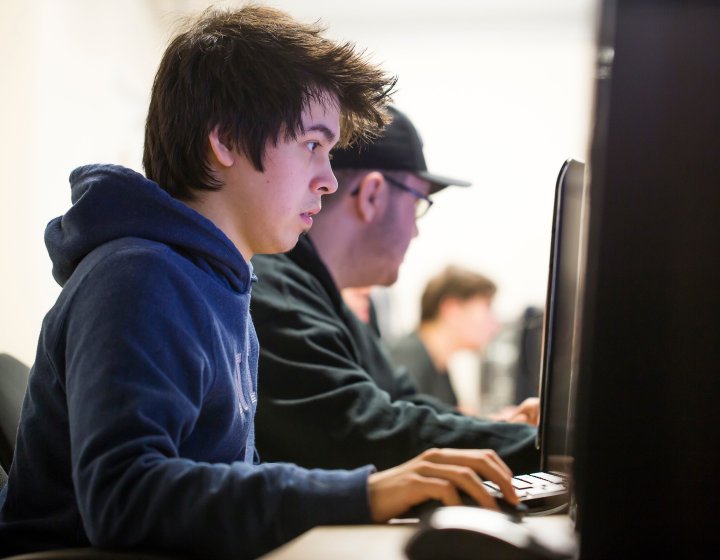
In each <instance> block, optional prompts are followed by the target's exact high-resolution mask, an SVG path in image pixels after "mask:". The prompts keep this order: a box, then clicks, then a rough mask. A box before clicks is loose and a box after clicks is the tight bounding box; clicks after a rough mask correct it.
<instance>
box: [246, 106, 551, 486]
mask: <svg viewBox="0 0 720 560" xmlns="http://www.w3.org/2000/svg"><path fill="white" fill-rule="evenodd" d="M391 115H392V117H393V121H392V122H391V123H390V124H389V125H388V126H387V128H386V129H385V131H384V133H383V135H382V136H381V137H380V138H378V139H377V140H376V141H375V142H374V143H372V144H371V145H369V146H365V147H363V148H348V149H344V150H337V151H336V152H334V154H333V161H332V166H333V171H334V173H335V175H336V177H337V179H338V184H339V188H338V191H337V193H336V194H335V195H333V196H331V197H325V198H324V200H323V205H324V208H323V210H322V212H320V214H318V215H317V216H314V220H315V224H314V225H313V227H312V229H311V230H310V232H309V233H308V235H307V236H306V237H304V238H302V239H301V240H300V242H299V243H298V244H297V246H296V247H295V248H294V249H293V250H292V251H290V252H289V253H286V254H284V255H263V256H257V257H255V258H254V259H253V266H254V268H255V271H256V273H257V275H258V278H259V280H258V282H257V283H256V285H255V286H254V288H253V305H252V309H251V313H252V317H253V321H254V324H255V328H256V330H257V334H258V337H259V340H260V365H259V368H260V369H259V371H260V382H259V383H260V391H259V395H260V402H259V404H258V414H257V417H256V441H257V448H258V450H259V452H260V456H261V458H262V459H263V460H264V461H291V462H295V463H298V464H300V465H303V466H306V467H321V468H340V467H343V468H350V467H353V466H357V465H364V464H367V463H373V464H374V465H375V466H376V467H377V468H379V469H383V468H387V467H392V466H394V465H397V464H399V463H402V462H403V461H407V460H408V459H411V458H412V457H415V456H416V455H418V454H419V453H420V452H422V451H423V450H425V449H428V448H432V447H453V448H463V449H471V448H489V449H493V450H495V451H496V452H497V453H498V454H499V455H500V457H501V458H502V459H503V460H504V461H505V462H506V463H507V465H508V466H509V467H510V468H511V469H512V470H513V471H514V472H518V473H522V472H532V471H533V470H537V469H538V467H539V455H538V452H537V450H536V449H535V435H536V429H535V428H534V427H533V426H530V425H528V424H526V423H513V422H491V421H486V420H480V419H478V418H474V417H470V416H464V415H462V414H459V413H457V412H455V411H454V409H453V408H452V407H451V406H450V405H446V404H444V403H441V402H440V401H439V400H437V399H434V398H432V397H429V396H425V395H421V394H419V393H418V392H417V391H416V389H415V387H414V385H413V384H412V382H411V381H410V378H409V376H408V375H407V373H406V372H404V371H398V370H396V368H395V367H394V366H393V365H392V363H391V362H390V359H389V357H388V354H387V352H386V351H385V349H384V348H383V346H382V345H381V343H380V342H379V340H378V338H377V336H376V335H375V333H374V332H373V331H372V330H371V329H370V328H369V327H368V326H367V325H365V324H364V323H362V322H361V321H360V320H359V319H358V318H357V317H356V316H355V315H354V313H353V312H352V311H351V310H350V309H349V308H348V307H347V306H346V305H345V303H344V302H343V299H342V297H341V293H340V290H342V289H345V288H350V287H358V286H370V285H386V286H387V285H391V284H392V283H394V282H395V280H396V279H397V275H398V269H399V267H400V264H401V263H402V259H403V257H404V255H405V252H406V250H407V248H408V245H409V243H410V241H411V240H412V238H413V237H414V236H415V235H417V232H418V230H417V226H416V219H417V218H418V217H419V216H421V215H423V214H424V213H425V212H426V211H427V210H428V209H429V207H430V205H431V204H432V201H431V199H430V195H431V194H432V193H435V192H437V191H439V190H441V189H443V188H445V187H447V186H450V185H456V186H468V185H469V183H468V182H467V181H462V180H457V179H451V178H448V177H443V176H439V175H435V174H432V173H429V172H428V170H427V166H426V164H425V158H424V156H423V151H422V141H421V139H420V136H419V134H418V133H417V131H416V130H415V127H414V126H413V124H412V123H411V121H410V120H409V119H408V118H407V116H405V115H404V114H403V113H401V112H400V111H398V110H397V109H391Z"/></svg>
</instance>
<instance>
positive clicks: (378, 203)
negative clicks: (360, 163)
mask: <svg viewBox="0 0 720 560" xmlns="http://www.w3.org/2000/svg"><path fill="white" fill-rule="evenodd" d="M357 190H358V193H357V196H355V197H354V199H355V211H356V212H357V215H358V217H359V218H360V219H361V220H362V221H363V222H365V223H370V222H372V221H373V220H374V219H375V217H376V216H378V214H379V212H382V208H383V207H384V206H386V205H387V197H388V192H387V191H388V187H387V183H386V182H385V179H384V178H383V176H382V173H380V172H379V171H371V172H370V173H368V174H367V175H365V176H364V177H363V178H362V179H361V180H360V183H359V184H358V186H357Z"/></svg>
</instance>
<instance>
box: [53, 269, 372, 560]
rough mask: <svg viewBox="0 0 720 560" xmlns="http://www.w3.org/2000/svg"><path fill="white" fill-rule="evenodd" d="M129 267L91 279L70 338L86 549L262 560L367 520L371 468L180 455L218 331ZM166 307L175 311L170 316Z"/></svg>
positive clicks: (72, 429) (169, 282) (165, 275)
mask: <svg viewBox="0 0 720 560" xmlns="http://www.w3.org/2000/svg"><path fill="white" fill-rule="evenodd" d="M133 263H134V264H133V268H132V269H131V270H127V271H126V272H125V273H124V274H118V273H117V271H115V272H114V273H112V274H107V275H103V274H102V271H98V273H97V274H95V275H93V276H92V278H90V279H89V280H88V286H87V288H86V289H85V290H84V292H83V297H82V298H77V301H75V302H74V304H73V305H74V309H73V313H72V314H70V315H69V317H70V318H69V320H68V322H67V326H66V328H65V330H64V333H65V334H64V336H65V339H66V340H67V344H65V343H64V342H63V343H62V344H63V345H64V346H65V347H67V349H68V350H67V355H66V356H65V364H66V371H67V374H66V376H65V380H64V381H65V384H66V387H65V391H66V394H67V411H68V430H69V433H70V441H71V451H72V452H71V456H72V476H73V482H74V486H75V494H76V499H77V503H78V508H79V511H80V515H81V518H82V523H83V527H84V530H85V532H86V533H87V536H88V538H89V540H90V542H91V543H92V544H93V545H95V546H101V547H120V548H128V547H141V548H145V549H148V548H149V549H153V550H161V551H175V552H177V553H181V554H183V555H192V556H195V557H198V558H233V559H240V558H255V557H257V556H259V555H261V554H263V553H264V552H266V551H268V550H270V549H272V548H274V547H276V546H278V545H280V544H282V543H284V542H286V541H288V540H289V539H291V538H293V537H295V536H296V535H298V534H300V533H302V532H303V531H305V530H307V529H309V528H311V527H313V526H315V525H318V524H335V523H357V522H369V520H370V514H369V510H368V508H369V506H368V502H367V477H368V474H369V472H371V470H372V467H363V468H360V469H357V470H354V471H352V472H345V471H324V470H314V471H310V470H305V469H302V468H299V467H297V466H294V465H289V464H264V465H251V464H248V463H245V462H224V461H213V460H210V459H207V460H203V459H202V457H201V456H200V457H193V458H188V457H187V456H182V455H181V454H180V452H179V449H180V448H181V446H182V445H183V442H184V441H186V440H187V438H188V437H189V436H190V434H191V433H192V432H193V430H194V429H195V424H196V421H197V419H198V416H199V411H200V408H201V406H202V404H203V402H204V399H205V398H206V395H207V393H208V392H209V391H210V389H211V388H212V385H213V383H216V382H217V380H216V379H215V378H214V374H213V368H212V363H211V362H207V363H206V362H205V361H204V359H203V358H202V356H204V355H205V354H203V350H204V349H203V348H201V347H200V346H201V345H202V344H204V343H201V340H205V341H206V340H207V338H208V337H207V336H206V333H207V331H208V329H210V328H211V325H208V324H206V321H207V316H205V315H204V314H203V313H202V309H200V307H199V306H198V305H197V304H196V301H197V299H198V298H197V297H196V296H195V297H194V299H192V298H193V293H192V291H191V290H188V291H186V289H185V287H184V286H183V285H182V282H183V280H177V279H176V278H175V277H174V276H173V272H172V270H162V269H161V270H154V269H152V266H153V265H152V264H151V263H148V266H147V267H145V266H144V265H145V263H144V262H143V260H142V259H138V258H137V257H136V258H135V259H134V261H133ZM113 266H118V264H117V259H116V260H115V261H114V264H113ZM120 266H122V262H120ZM175 276H178V275H175ZM135 278H138V279H139V280H138V281H137V282H136V281H135ZM208 289H210V288H208ZM169 298H171V299H174V300H176V301H179V302H181V303H180V305H177V306H176V307H175V308H169V307H168V305H167V304H166V303H165V302H166V301H167V300H168V299H169ZM214 453H215V454H217V450H214ZM232 453H233V451H232V450H230V451H228V454H229V455H232Z"/></svg>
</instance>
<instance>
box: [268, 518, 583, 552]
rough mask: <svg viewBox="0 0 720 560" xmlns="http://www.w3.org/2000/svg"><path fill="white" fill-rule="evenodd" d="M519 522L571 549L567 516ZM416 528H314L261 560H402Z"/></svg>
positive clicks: (551, 542) (571, 533)
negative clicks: (406, 544) (340, 559)
mask: <svg viewBox="0 0 720 560" xmlns="http://www.w3.org/2000/svg"><path fill="white" fill-rule="evenodd" d="M523 523H527V524H528V525H529V526H531V527H532V529H533V532H534V533H535V535H536V536H537V537H538V538H539V539H542V540H543V541H544V542H546V543H547V544H549V545H551V546H553V547H558V548H561V549H566V548H567V547H572V546H574V539H575V535H574V529H573V525H572V522H571V521H570V518H569V517H568V516H567V515H548V516H538V517H530V516H528V517H526V518H525V519H524V520H523ZM416 529H417V524H416V523H402V524H388V525H352V526H345V525H342V526H337V527H316V528H315V529H312V530H310V531H308V532H307V533H305V534H303V535H300V536H299V537H298V538H296V539H294V540H292V541H290V542H289V543H287V544H286V545H284V546H281V547H280V548H278V549H276V550H274V551H272V552H270V553H269V554H266V555H265V556H263V557H262V560H306V559H312V560H337V559H338V558H342V559H343V560H367V559H368V558H373V559H378V560H406V557H405V554H404V552H403V549H404V547H405V543H406V542H407V540H408V539H409V538H410V536H411V535H412V534H413V533H414V532H415V530H416Z"/></svg>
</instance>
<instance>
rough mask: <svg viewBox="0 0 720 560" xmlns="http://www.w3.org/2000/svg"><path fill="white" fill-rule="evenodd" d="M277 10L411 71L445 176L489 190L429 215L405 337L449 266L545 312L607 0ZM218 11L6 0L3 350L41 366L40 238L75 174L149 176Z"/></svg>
mask: <svg viewBox="0 0 720 560" xmlns="http://www.w3.org/2000/svg"><path fill="white" fill-rule="evenodd" d="M268 3H269V4H272V5H275V6H278V7H281V8H284V9H286V10H287V11H289V12H291V13H292V14H293V15H295V16H296V17H298V18H299V19H303V20H306V21H307V20H316V19H322V20H323V21H324V22H325V23H326V24H328V26H329V28H330V31H329V33H330V35H331V36H333V37H336V38H343V39H348V40H353V41H355V42H356V43H358V44H359V45H361V46H364V47H367V49H368V55H369V56H370V58H371V59H372V60H374V61H376V62H379V63H382V64H383V65H384V66H385V67H386V68H387V69H388V70H389V71H391V72H393V73H395V74H397V75H398V76H399V78H400V80H399V82H398V86H399V90H398V93H397V95H396V97H395V99H396V102H397V104H398V106H399V107H401V108H402V109H403V110H404V111H405V112H406V113H408V114H409V115H410V116H411V117H412V119H413V120H414V121H415V123H416V125H417V127H418V129H419V130H420V132H421V134H422V136H423V138H424V140H425V155H426V159H427V161H428V165H429V167H430V169H431V170H432V171H436V172H438V173H444V174H448V175H455V176H458V177H461V178H467V179H469V180H472V181H473V182H474V186H473V187H471V188H469V189H462V190H461V189H448V190H447V191H444V192H442V193H440V194H439V195H438V196H437V197H436V204H435V206H434V207H433V209H432V211H431V213H430V214H429V215H428V216H427V217H426V218H424V219H423V220H422V221H421V223H420V236H419V238H418V239H416V240H415V242H414V243H413V245H412V246H411V248H410V251H409V252H408V255H407V258H406V260H405V263H404V265H403V268H402V270H401V275H400V278H399V280H398V283H397V284H396V286H395V287H394V288H393V289H392V290H391V291H390V294H389V295H390V297H391V301H392V302H393V307H394V308H395V309H396V311H394V312H393V319H394V321H395V328H396V329H398V330H402V329H405V328H410V327H411V326H412V324H413V322H414V321H415V318H416V313H417V311H416V309H417V306H416V303H417V299H418V297H419V294H420V291H421V289H422V286H423V284H424V282H425V280H426V279H427V278H428V277H429V276H430V275H432V274H433V273H434V272H435V271H436V270H437V269H438V268H439V267H441V266H442V265H444V264H445V263H448V262H451V261H452V262H458V263H463V264H466V265H468V266H473V267H475V268H478V269H479V270H482V271H483V272H485V273H486V274H488V275H490V276H491V277H492V278H494V279H495V280H496V281H497V283H498V284H499V285H500V292H499V294H498V298H497V300H496V302H497V310H498V312H499V314H500V317H501V318H503V319H506V320H510V319H513V318H514V317H515V316H517V315H518V314H519V313H520V311H521V310H522V309H523V308H524V307H525V306H526V305H528V304H542V302H543V300H544V292H545V282H546V272H547V258H548V244H549V234H550V231H549V228H550V219H551V214H552V196H553V185H554V181H555V176H556V175H557V172H558V170H559V168H560V165H561V163H562V161H563V160H564V159H565V158H567V157H571V156H572V157H575V158H578V159H585V155H586V152H587V140H588V137H589V128H590V122H589V111H590V105H591V86H592V74H591V72H592V68H593V61H592V57H593V55H594V52H593V39H594V25H595V24H594V9H595V2H594V0H552V1H547V0H546V1H541V0H443V1H442V2H430V1H419V0H396V1H394V2H388V1H380V0H365V1H364V2H347V1H344V0H335V1H333V2H330V1H327V2H325V1H321V0H284V1H282V0H276V1H272V2H268ZM223 4H226V5H227V4H233V2H223ZM204 5H206V2H200V1H191V0H185V1H173V0H124V1H122V2H117V1H116V0H4V1H2V2H0V49H1V51H0V52H3V57H2V59H1V61H0V64H2V67H1V68H0V71H1V73H0V75H1V76H2V87H1V88H0V122H1V123H2V132H3V134H2V136H1V137H0V165H1V168H2V170H3V172H2V180H0V185H1V187H0V189H1V190H0V251H1V253H0V259H1V261H0V262H2V273H1V274H0V352H10V353H12V354H15V355H16V356H18V357H19V358H20V359H23V360H24V361H26V362H28V363H30V362H32V360H33V359H34V351H35V344H36V340H37V335H38V332H39V329H40V323H41V321H42V317H43V315H44V314H45V312H46V311H47V310H48V309H49V307H50V306H51V305H52V303H53V301H54V300H55V298H56V297H57V294H58V291H59V288H58V286H57V285H56V284H55V283H54V281H53V280H52V277H51V275H50V263H49V259H48V257H47V253H46V252H45V248H44V245H43V241H42V234H43V230H44V227H45V224H46V223H47V221H48V220H50V219H51V218H53V217H54V216H56V215H59V214H61V213H63V212H64V211H65V209H66V208H67V206H68V204H69V199H70V196H69V195H70V192H69V188H68V183H67V176H68V174H69V172H70V171H71V170H72V168H73V167H75V166H77V165H80V164H83V163H90V162H97V161H104V162H114V163H121V164H124V165H129V166H131V167H134V168H136V169H138V170H139V169H140V159H141V153H142V139H143V138H142V137H143V121H144V116H145V110H146V106H147V99H148V92H149V89H150V85H151V82H152V77H153V73H154V71H155V68H156V66H157V63H158V61H159V58H160V56H161V53H162V49H163V48H164V45H165V43H166V41H167V39H168V37H169V36H170V33H171V30H172V26H173V24H174V22H175V21H176V19H177V17H178V16H179V15H181V14H182V13H184V12H186V11H187V10H190V9H194V8H197V7H200V6H204Z"/></svg>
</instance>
